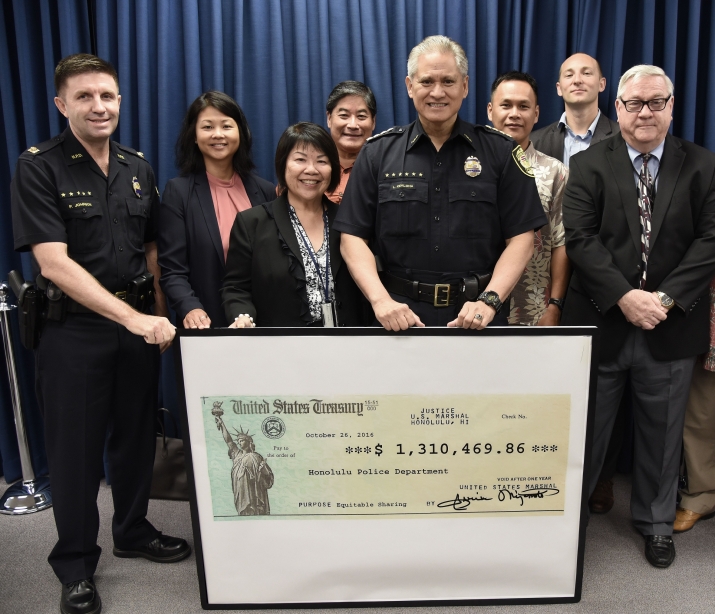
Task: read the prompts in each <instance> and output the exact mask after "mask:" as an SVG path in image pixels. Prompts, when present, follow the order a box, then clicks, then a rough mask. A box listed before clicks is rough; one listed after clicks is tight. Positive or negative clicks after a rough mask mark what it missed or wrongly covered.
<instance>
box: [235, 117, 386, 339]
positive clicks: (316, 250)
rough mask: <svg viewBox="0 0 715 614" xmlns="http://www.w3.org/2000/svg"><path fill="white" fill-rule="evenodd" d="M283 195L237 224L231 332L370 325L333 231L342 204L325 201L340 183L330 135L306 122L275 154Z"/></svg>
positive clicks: (287, 133) (249, 212) (283, 139)
mask: <svg viewBox="0 0 715 614" xmlns="http://www.w3.org/2000/svg"><path fill="white" fill-rule="evenodd" d="M275 165H276V176H277V178H278V183H279V188H280V190H281V195H280V196H279V197H278V198H277V199H276V200H274V201H272V202H269V203H265V204H263V205H261V206H260V207H254V208H252V209H249V210H247V211H243V212H241V213H240V214H239V215H238V216H237V217H236V221H235V222H234V225H233V228H232V230H231V237H230V242H229V248H228V256H227V259H226V275H225V277H224V283H223V289H222V297H223V305H224V310H225V313H226V319H227V320H228V321H229V322H231V324H230V327H231V328H247V327H252V326H364V325H367V324H368V323H369V322H371V320H372V318H373V316H371V315H369V308H367V302H366V301H365V299H364V298H363V296H362V294H361V293H360V291H359V290H358V288H357V286H356V285H355V282H353V280H352V278H351V277H350V273H349V272H348V269H347V266H346V265H345V264H344V263H343V259H342V257H341V255H340V233H339V232H336V231H334V230H333V229H332V223H333V220H334V218H335V214H336V212H337V205H335V204H333V203H332V202H330V201H329V200H328V199H327V198H326V197H325V192H331V191H332V190H334V189H335V187H336V186H337V185H338V183H339V181H340V160H339V157H338V151H337V149H336V147H335V143H333V140H332V139H331V137H330V135H329V134H328V133H327V132H326V131H325V129H323V128H322V127H320V126H318V125H317V124H312V123H309V122H301V123H298V124H295V125H293V126H290V127H289V128H288V129H287V130H286V131H285V132H284V133H283V135H282V136H281V138H280V141H279V142H278V148H277V150H276V160H275Z"/></svg>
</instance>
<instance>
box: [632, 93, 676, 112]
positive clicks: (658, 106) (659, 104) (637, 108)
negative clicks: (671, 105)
mask: <svg viewBox="0 0 715 614" xmlns="http://www.w3.org/2000/svg"><path fill="white" fill-rule="evenodd" d="M672 97H673V94H671V95H670V96H668V97H667V98H653V100H623V98H619V100H620V101H621V102H622V103H623V106H624V107H625V108H626V111H628V112H629V113H640V112H641V111H642V110H643V107H644V106H646V105H648V108H649V109H650V110H651V111H662V110H663V109H665V105H667V104H668V101H669V100H670V99H671V98H672Z"/></svg>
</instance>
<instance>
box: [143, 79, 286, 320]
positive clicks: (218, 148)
mask: <svg viewBox="0 0 715 614" xmlns="http://www.w3.org/2000/svg"><path fill="white" fill-rule="evenodd" d="M176 163H177V166H178V167H179V170H180V172H181V175H180V176H179V177H177V178H175V179H172V180H171V181H169V182H168V183H167V184H166V188H165V190H164V196H163V198H162V205H161V209H160V224H159V233H158V238H157V244H158V252H159V265H160V266H161V280H160V283H161V287H162V289H163V291H164V293H165V294H166V298H167V300H168V302H169V305H170V306H171V308H172V309H174V310H175V311H176V314H177V321H178V322H181V323H182V324H183V326H184V328H209V327H210V326H214V327H223V326H226V325H227V322H226V318H225V314H224V310H223V307H222V306H221V296H220V288H221V282H222V279H223V275H224V271H225V267H226V254H227V251H228V239H229V235H230V232H231V227H232V226H233V222H234V220H235V219H236V215H237V213H238V212H239V211H245V210H246V209H250V208H251V207H255V206H257V205H260V204H262V203H264V202H267V201H269V200H273V199H274V198H275V188H274V186H273V184H271V183H269V182H268V181H266V180H264V179H261V178H260V177H259V176H258V175H256V174H255V173H254V172H253V169H254V164H253V161H252V160H251V131H250V130H249V128H248V122H247V121H246V117H245V116H244V114H243V111H242V110H241V107H239V106H238V104H237V103H236V101H235V100H233V98H231V97H230V96H228V95H226V94H224V93H222V92H216V91H210V92H206V93H204V94H202V95H201V96H199V97H198V98H197V99H196V100H194V102H193V103H192V104H191V106H190V107H189V109H188V111H187V112H186V116H185V117H184V121H183V124H182V127H181V132H180V134H179V138H178V139H177V142H176Z"/></svg>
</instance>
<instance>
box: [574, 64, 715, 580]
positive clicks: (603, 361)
mask: <svg viewBox="0 0 715 614" xmlns="http://www.w3.org/2000/svg"><path fill="white" fill-rule="evenodd" d="M673 100H674V99H673V84H672V82H671V81H670V79H669V78H668V77H667V76H666V75H665V73H664V72H663V70H662V69H660V68H658V67H656V66H635V67H633V68H631V69H630V70H628V71H626V73H624V75H623V76H622V77H621V80H620V82H619V84H618V96H617V100H616V111H617V114H618V121H619V124H620V127H621V132H620V134H617V135H615V136H614V137H612V138H610V139H608V140H606V141H603V142H601V143H597V144H596V145H593V146H591V147H589V149H588V150H587V151H584V152H582V153H579V154H578V155H576V156H574V157H573V158H572V159H571V168H570V175H569V182H568V185H567V187H566V195H565V197H564V203H563V215H564V227H565V229H566V252H567V254H568V256H569V258H570V259H571V262H572V264H573V267H574V273H573V276H572V278H571V282H570V286H569V293H568V300H567V301H566V306H565V309H564V314H563V318H562V323H563V324H565V325H595V326H598V327H599V329H600V332H601V355H600V362H599V367H598V382H597V397H596V412H595V421H594V440H593V454H592V465H591V479H590V489H591V491H593V489H594V488H595V485H596V481H597V479H598V476H599V472H600V470H601V465H602V464H603V459H604V457H605V454H606V448H607V446H608V441H609V437H610V435H611V429H612V427H613V422H614V420H615V416H616V413H617V410H618V405H619V402H620V399H621V396H622V393H623V388H624V385H625V381H626V378H627V377H628V376H629V375H630V381H631V387H632V391H633V417H634V424H635V429H634V430H635V436H634V439H635V441H634V467H633V485H632V493H631V514H632V516H633V522H634V524H635V526H636V528H637V529H638V530H639V531H640V532H641V533H642V534H643V535H644V536H645V540H646V547H645V553H646V558H647V559H648V562H649V563H651V564H652V565H653V566H655V567H668V566H669V565H670V564H671V563H672V562H673V560H674V558H675V546H674V544H673V540H672V537H671V535H672V532H673V520H674V518H675V499H676V490H677V482H678V468H679V464H680V447H681V440H682V434H683V419H684V415H685V406H686V402H687V399H688V390H689V386H690V378H691V375H692V372H693V366H694V364H695V357H696V356H697V355H698V354H702V353H704V352H706V351H707V349H708V334H707V332H708V299H707V295H708V284H709V282H710V279H711V278H712V277H713V274H714V273H715V155H714V154H713V153H711V152H709V151H707V150H705V149H703V148H702V147H698V146H697V145H695V144H693V143H690V142H688V141H683V140H681V139H678V138H675V137H673V136H670V135H669V134H668V127H669V126H670V122H671V120H672V111H673Z"/></svg>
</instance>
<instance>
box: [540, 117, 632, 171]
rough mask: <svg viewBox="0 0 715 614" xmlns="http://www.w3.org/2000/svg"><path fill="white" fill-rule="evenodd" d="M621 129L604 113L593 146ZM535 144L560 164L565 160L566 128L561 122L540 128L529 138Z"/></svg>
mask: <svg viewBox="0 0 715 614" xmlns="http://www.w3.org/2000/svg"><path fill="white" fill-rule="evenodd" d="M620 130H621V128H620V126H619V125H618V122H614V121H613V120H611V119H609V118H608V117H607V116H606V114H605V113H603V111H602V112H601V117H599V118H598V123H597V124H596V129H595V130H594V131H593V138H592V139H591V145H595V144H596V143H598V142H600V141H603V140H605V139H608V138H610V137H612V136H613V135H614V134H616V133H617V132H620ZM529 138H530V139H531V142H532V143H533V144H534V149H536V150H537V151H540V152H541V153H545V154H546V155H547V156H551V157H552V158H556V159H557V160H558V161H559V162H563V160H564V139H565V138H566V127H565V126H560V125H559V122H554V123H553V124H549V125H548V126H546V127H545V128H540V129H539V130H535V131H534V132H532V133H531V136H530V137H529Z"/></svg>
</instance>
